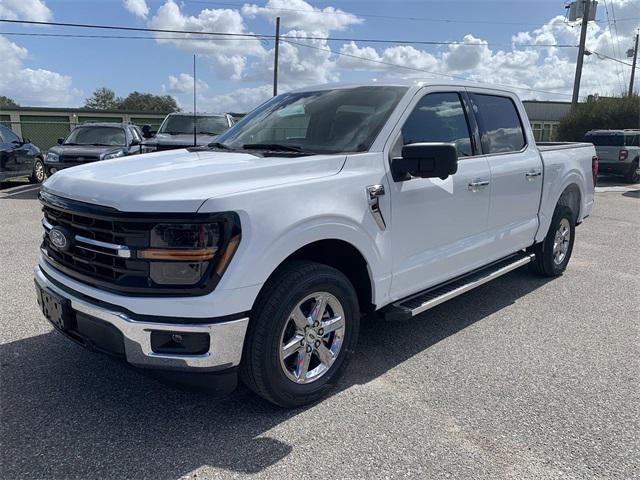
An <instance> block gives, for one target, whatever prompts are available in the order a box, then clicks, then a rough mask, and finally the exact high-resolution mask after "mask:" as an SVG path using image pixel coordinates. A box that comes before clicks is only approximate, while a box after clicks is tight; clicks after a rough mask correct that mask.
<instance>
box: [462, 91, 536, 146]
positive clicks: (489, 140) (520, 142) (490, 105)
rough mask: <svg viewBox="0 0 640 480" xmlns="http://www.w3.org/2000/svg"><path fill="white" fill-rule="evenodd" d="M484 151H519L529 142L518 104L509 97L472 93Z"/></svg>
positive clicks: (472, 101)
mask: <svg viewBox="0 0 640 480" xmlns="http://www.w3.org/2000/svg"><path fill="white" fill-rule="evenodd" d="M470 97H471V103H472V105H473V111H474V112H475V114H476V118H477V119H478V126H479V127H480V140H481V143H482V151H483V152H484V153H505V152H518V151H520V150H522V149H523V148H524V147H525V145H526V144H527V143H526V141H525V137H524V129H523V128H522V122H521V121H520V116H519V115H518V111H517V110H516V105H515V104H514V103H513V100H511V99H510V98H508V97H499V96H497V95H484V94H478V93H471V94H470Z"/></svg>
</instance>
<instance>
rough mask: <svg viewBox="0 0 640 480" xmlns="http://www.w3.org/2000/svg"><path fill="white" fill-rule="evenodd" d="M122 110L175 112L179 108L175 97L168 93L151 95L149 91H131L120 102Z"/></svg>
mask: <svg viewBox="0 0 640 480" xmlns="http://www.w3.org/2000/svg"><path fill="white" fill-rule="evenodd" d="M120 108H121V109H122V110H138V111H147V112H163V113H164V112H166V113H169V112H177V111H178V110H180V108H179V107H178V104H177V103H176V101H175V99H174V98H173V97H172V96H170V95H153V94H151V93H141V92H132V93H130V94H129V95H128V96H127V98H125V99H124V100H122V101H121V102H120Z"/></svg>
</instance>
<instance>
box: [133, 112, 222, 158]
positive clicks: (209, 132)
mask: <svg viewBox="0 0 640 480" xmlns="http://www.w3.org/2000/svg"><path fill="white" fill-rule="evenodd" d="M233 123H234V122H233V117H232V116H231V115H229V114H227V113H198V114H197V115H196V119H195V125H196V128H195V133H196V139H195V144H194V139H193V134H194V128H193V125H194V118H193V114H192V113H170V114H169V115H167V116H166V118H165V119H164V121H163V122H162V125H160V129H159V130H158V132H157V133H156V134H155V136H154V135H153V134H152V132H151V130H150V128H149V127H148V126H147V125H145V126H144V127H143V133H144V135H145V137H146V138H148V140H146V141H145V142H144V145H145V149H146V151H150V152H153V151H156V150H175V149H177V148H187V147H194V146H203V145H208V144H209V143H211V142H213V141H215V139H216V137H217V136H218V135H220V134H221V133H223V132H225V131H226V130H228V129H229V127H231V126H232V125H233Z"/></svg>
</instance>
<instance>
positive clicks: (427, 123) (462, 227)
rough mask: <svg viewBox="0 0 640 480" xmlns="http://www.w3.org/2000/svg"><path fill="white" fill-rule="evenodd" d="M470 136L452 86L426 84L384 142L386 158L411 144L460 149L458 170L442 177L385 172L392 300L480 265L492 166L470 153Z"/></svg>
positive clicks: (458, 96) (486, 241) (467, 119)
mask: <svg viewBox="0 0 640 480" xmlns="http://www.w3.org/2000/svg"><path fill="white" fill-rule="evenodd" d="M472 138H474V127H473V123H472V117H471V115H470V111H469V110H468V108H467V104H465V103H464V102H463V95H462V94H461V92H459V91H457V89H456V88H445V87H438V88H436V87H431V88H429V89H425V90H421V91H420V92H419V93H418V94H416V96H415V98H414V99H413V101H412V103H411V104H410V105H409V107H408V108H407V111H406V112H405V113H404V115H403V117H402V119H401V121H400V122H399V124H398V125H397V126H396V128H395V129H394V131H393V133H392V134H391V137H390V140H389V142H388V143H387V146H386V147H385V158H387V160H388V162H389V161H390V160H391V158H395V157H399V156H401V153H402V146H403V145H407V144H410V143H420V142H447V143H454V144H455V145H456V147H457V150H458V171H457V173H456V174H454V175H451V176H449V177H448V178H447V179H445V180H440V179H439V178H411V179H410V180H406V181H398V182H395V181H394V180H393V177H392V176H391V174H390V173H389V174H388V178H389V184H390V190H391V192H390V193H391V224H392V229H391V230H392V245H393V280H392V285H391V296H392V297H393V298H396V299H397V298H402V297H404V296H407V295H409V294H411V293H414V292H417V291H419V290H422V289H424V288H427V287H430V286H432V285H435V284H437V283H440V282H442V281H444V280H447V279H449V278H452V277H454V276H456V275H459V274H461V273H465V272H467V271H469V270H472V269H474V268H476V267H478V266H481V265H482V264H484V263H486V260H485V258H486V251H487V248H488V244H489V243H490V241H489V239H488V238H487V237H486V228H487V216H488V213H489V198H490V171H489V165H488V162H487V159H486V158H484V157H482V156H477V155H476V153H477V151H476V149H475V144H476V142H475V141H473V140H472ZM388 162H387V168H389V163H388ZM470 184H473V185H475V186H473V185H472V186H470Z"/></svg>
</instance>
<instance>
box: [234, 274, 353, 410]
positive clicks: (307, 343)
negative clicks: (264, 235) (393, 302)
mask: <svg viewBox="0 0 640 480" xmlns="http://www.w3.org/2000/svg"><path fill="white" fill-rule="evenodd" d="M359 316H360V312H359V309H358V301H357V297H356V292H355V289H354V288H353V285H351V282H349V280H348V279H347V278H346V277H345V276H344V275H343V274H342V273H341V272H340V271H338V270H336V269H334V268H331V267H329V266H326V265H322V264H318V263H313V262H306V261H296V262H292V263H290V264H289V265H287V266H285V267H284V268H282V269H281V270H280V272H278V273H277V274H276V276H275V278H273V279H272V280H271V281H270V282H269V284H268V285H267V287H266V288H265V290H264V292H263V293H261V295H260V298H259V299H258V301H257V303H256V306H255V308H254V310H253V311H252V312H251V322H250V326H249V332H248V333H247V340H246V342H245V353H244V358H243V361H242V365H241V367H240V375H241V379H242V380H243V382H244V383H245V384H246V385H247V386H248V387H249V388H250V389H251V390H253V391H254V392H255V393H257V394H258V395H260V396H261V397H263V398H265V399H267V400H269V401H270V402H273V403H275V404H277V405H280V406H282V407H298V406H302V405H306V404H309V403H313V402H315V401H317V400H319V399H320V398H322V397H323V396H324V395H326V393H327V392H328V391H329V389H330V388H331V387H333V386H334V385H335V383H336V382H337V381H338V379H339V378H340V376H341V375H342V373H343V372H344V369H345V367H346V366H347V363H348V360H349V359H350V357H351V355H352V354H353V349H354V347H355V344H356V341H357V337H358V330H359V321H360V318H359Z"/></svg>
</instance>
